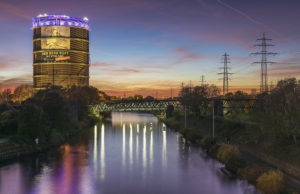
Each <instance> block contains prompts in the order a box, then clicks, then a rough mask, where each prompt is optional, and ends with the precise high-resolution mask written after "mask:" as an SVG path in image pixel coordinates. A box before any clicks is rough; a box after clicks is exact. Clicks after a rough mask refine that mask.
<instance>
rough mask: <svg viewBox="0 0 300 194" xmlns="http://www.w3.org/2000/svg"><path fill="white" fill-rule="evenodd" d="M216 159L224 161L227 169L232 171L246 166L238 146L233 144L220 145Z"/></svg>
mask: <svg viewBox="0 0 300 194" xmlns="http://www.w3.org/2000/svg"><path fill="white" fill-rule="evenodd" d="M217 159H218V160H220V161H221V162H224V163H225V165H226V167H227V169H229V170H231V171H233V172H236V171H237V170H238V169H239V168H244V167H245V166H246V162H245V161H244V160H243V159H241V156H240V151H239V149H238V147H237V146H233V145H228V144H223V145H221V147H220V148H219V150H218V153H217Z"/></svg>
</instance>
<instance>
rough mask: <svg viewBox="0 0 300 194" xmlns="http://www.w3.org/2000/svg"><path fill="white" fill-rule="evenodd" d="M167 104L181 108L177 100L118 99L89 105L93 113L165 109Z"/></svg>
mask: <svg viewBox="0 0 300 194" xmlns="http://www.w3.org/2000/svg"><path fill="white" fill-rule="evenodd" d="M168 106H173V107H174V109H179V108H182V105H181V103H180V102H179V101H178V100H172V99H166V100H120V101H108V102H103V103H100V104H98V105H93V106H91V110H92V111H93V112H94V113H101V112H139V111H145V112H146V111H149V112H150V111H165V110H166V109H167V107H168Z"/></svg>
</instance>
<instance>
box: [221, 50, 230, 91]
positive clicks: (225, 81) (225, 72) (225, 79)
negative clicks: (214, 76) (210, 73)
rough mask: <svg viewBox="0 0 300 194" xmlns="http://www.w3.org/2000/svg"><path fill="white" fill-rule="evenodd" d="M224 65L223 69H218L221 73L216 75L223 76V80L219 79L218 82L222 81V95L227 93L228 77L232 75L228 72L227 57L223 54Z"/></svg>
mask: <svg viewBox="0 0 300 194" xmlns="http://www.w3.org/2000/svg"><path fill="white" fill-rule="evenodd" d="M222 63H223V64H224V66H223V67H220V69H221V70H222V72H221V73H218V74H220V75H223V78H221V79H220V80H223V95H225V94H227V93H228V80H229V75H231V74H232V73H229V72H228V69H229V67H228V63H230V61H229V55H228V54H227V53H225V54H224V55H223V62H222Z"/></svg>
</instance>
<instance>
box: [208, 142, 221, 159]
mask: <svg viewBox="0 0 300 194" xmlns="http://www.w3.org/2000/svg"><path fill="white" fill-rule="evenodd" d="M219 148H220V145H218V144H214V145H213V146H211V147H210V148H209V149H208V154H209V155H210V156H212V157H214V158H216V157H217V154H218V150H219Z"/></svg>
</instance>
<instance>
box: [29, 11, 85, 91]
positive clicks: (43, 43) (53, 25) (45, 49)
mask: <svg viewBox="0 0 300 194" xmlns="http://www.w3.org/2000/svg"><path fill="white" fill-rule="evenodd" d="M32 31H33V86H34V89H36V90H40V89H46V88H49V87H52V86H62V87H64V88H67V87H71V86H73V85H75V86H88V85H89V56H90V54H89V21H88V19H87V18H83V19H81V18H74V17H70V16H66V15H47V14H43V15H38V16H37V17H35V18H33V19H32Z"/></svg>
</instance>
